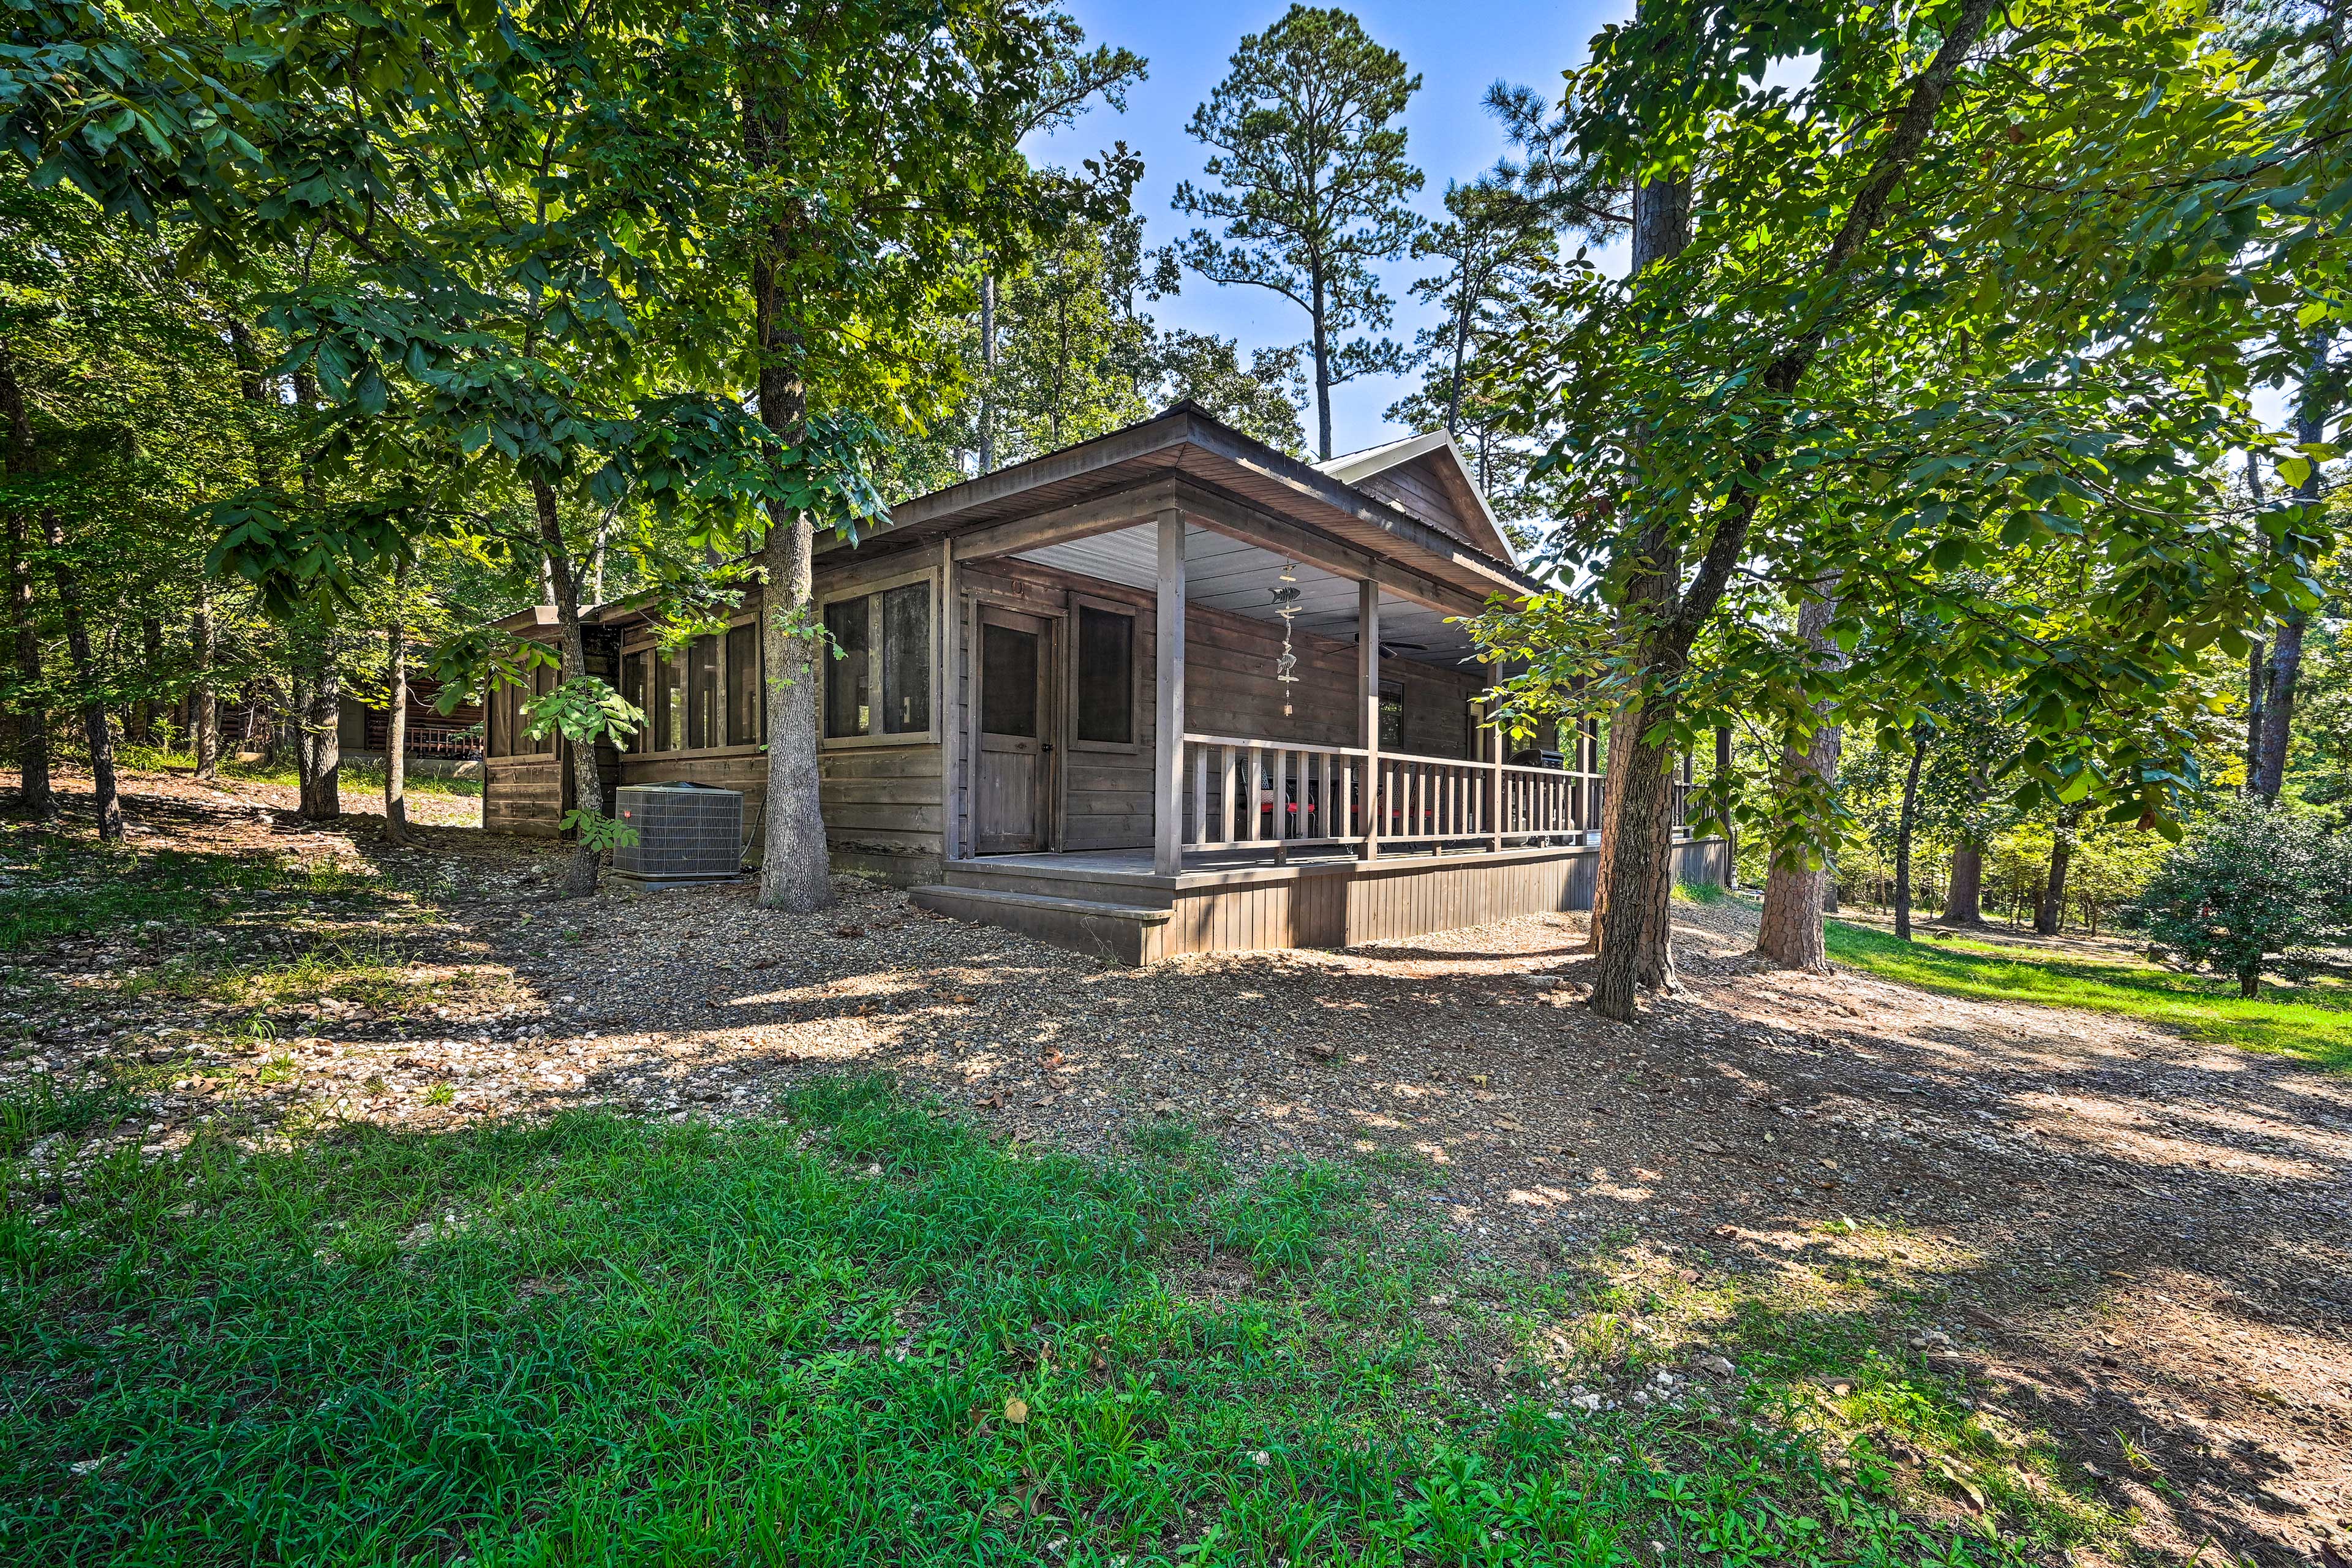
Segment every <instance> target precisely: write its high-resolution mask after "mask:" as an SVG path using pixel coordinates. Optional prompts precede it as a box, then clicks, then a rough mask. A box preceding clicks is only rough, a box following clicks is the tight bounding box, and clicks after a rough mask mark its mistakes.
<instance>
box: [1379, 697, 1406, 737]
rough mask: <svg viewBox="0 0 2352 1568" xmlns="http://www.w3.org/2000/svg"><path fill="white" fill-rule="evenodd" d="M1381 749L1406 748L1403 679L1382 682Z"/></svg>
mask: <svg viewBox="0 0 2352 1568" xmlns="http://www.w3.org/2000/svg"><path fill="white" fill-rule="evenodd" d="M1403 750H1404V685H1403V683H1402V681H1395V680H1383V681H1381V751H1383V752H1402V751H1403Z"/></svg>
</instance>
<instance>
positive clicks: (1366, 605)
mask: <svg viewBox="0 0 2352 1568" xmlns="http://www.w3.org/2000/svg"><path fill="white" fill-rule="evenodd" d="M1356 695H1357V699H1358V700H1359V701H1360V703H1361V704H1362V716H1363V731H1364V858H1365V859H1367V860H1377V859H1379V858H1381V812H1382V810H1383V809H1384V803H1383V802H1382V801H1381V585H1380V584H1378V583H1375V582H1373V581H1371V580H1370V578H1366V579H1365V580H1364V581H1362V582H1360V583H1359V584H1356Z"/></svg>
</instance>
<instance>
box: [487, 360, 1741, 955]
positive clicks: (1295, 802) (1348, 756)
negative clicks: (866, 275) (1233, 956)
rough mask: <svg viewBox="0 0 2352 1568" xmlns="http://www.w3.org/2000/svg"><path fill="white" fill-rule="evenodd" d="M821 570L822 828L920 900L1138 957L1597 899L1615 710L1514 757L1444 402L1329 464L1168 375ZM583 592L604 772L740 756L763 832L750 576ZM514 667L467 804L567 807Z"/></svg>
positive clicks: (723, 773)
mask: <svg viewBox="0 0 2352 1568" xmlns="http://www.w3.org/2000/svg"><path fill="white" fill-rule="evenodd" d="M815 584H816V599H817V602H818V606H819V611H820V613H821V615H822V616H823V618H824V625H825V627H826V629H827V631H828V632H829V633H830V634H831V635H832V637H833V639H834V641H835V643H836V644H837V645H838V646H839V647H840V648H841V649H842V650H843V653H844V656H845V657H843V658H838V659H832V658H828V659H826V660H824V671H823V675H822V682H823V690H822V693H821V702H820V719H819V722H820V725H821V728H822V735H821V739H820V742H819V746H820V758H821V773H822V780H823V783H822V789H823V803H824V821H825V826H826V829H827V838H828V841H829V843H830V846H831V848H832V854H833V863H834V865H835V868H837V869H843V870H857V871H865V872H872V873H879V874H880V875H883V876H885V877H887V878H888V879H891V880H892V881H895V882H898V883H902V884H906V885H908V886H910V887H912V888H913V889H915V892H914V897H915V900H916V901H917V902H918V903H919V904H920V905H922V906H924V907H926V908H929V909H933V910H941V911H944V912H946V913H950V914H953V915H956V916H959V917H961V918H965V919H970V920H976V921H991V922H993V923H996V924H1000V925H1004V926H1008V927H1012V928H1014V929H1017V930H1021V931H1027V932H1030V933H1031V934H1033V935H1035V936H1038V937H1041V938H1044V939H1045V940H1048V941H1052V942H1060V943H1062V944H1065V945H1068V946H1073V947H1076V948H1078V949H1081V950H1083V951H1088V952H1098V953H1101V954H1103V955H1105V956H1108V957H1112V958H1117V959H1120V960H1123V961H1126V962H1129V963H1138V962H1145V961H1149V960H1151V959H1155V958H1159V957H1162V956H1166V955H1169V954H1174V953H1181V952H1203V951H1216V950H1229V949H1259V948H1278V947H1341V946H1346V945H1349V944H1350V943H1353V942H1363V941H1370V940H1374V939H1378V938H1384V937H1401V936H1411V935H1415V934H1419V933H1421V932H1424V931H1438V930H1445V929H1450V928H1454V927H1459V926H1466V925H1475V924H1479V923H1482V922H1485V921H1490V920H1496V919H1500V918H1503V917H1506V916H1509V915H1515V914H1524V913H1532V912H1535V911H1538V910H1570V909H1583V908H1589V907H1590V905H1591V880H1592V875H1593V868H1594V860H1595V858H1596V855H1597V848H1596V840H1597V837H1598V832H1597V828H1598V825H1599V822H1600V805H1601V779H1600V776H1599V769H1600V760H1601V744H1600V735H1599V732H1598V731H1597V729H1595V728H1594V727H1591V726H1589V725H1588V726H1586V727H1584V728H1583V729H1581V730H1580V731H1574V732H1572V733H1570V735H1569V737H1568V739H1567V742H1566V744H1565V746H1564V747H1563V749H1562V752H1561V753H1560V754H1559V755H1557V756H1544V757H1540V758H1536V759H1526V758H1522V759H1509V758H1506V757H1505V756H1504V755H1503V752H1502V747H1501V740H1500V737H1499V735H1498V734H1497V732H1496V731H1495V730H1494V729H1493V728H1491V727H1488V726H1487V725H1486V723H1485V721H1484V717H1485V716H1484V713H1483V711H1482V709H1481V707H1480V703H1479V693H1480V692H1481V691H1483V690H1484V689H1486V687H1487V686H1488V685H1489V684H1490V683H1491V679H1492V671H1491V670H1490V669H1489V668H1487V667H1485V666H1482V665H1481V664H1479V663H1478V662H1477V657H1478V655H1477V649H1476V647H1475V645H1474V643H1473V641H1472V639H1471V638H1470V637H1469V635H1468V633H1467V631H1466V630H1465V627H1464V626H1462V625H1461V624H1460V621H1461V618H1462V617H1465V616H1475V615H1476V614H1478V613H1479V612H1480V611H1481V610H1482V609H1483V608H1484V607H1485V606H1486V605H1487V603H1488V602H1489V601H1490V600H1492V599H1495V598H1497V597H1499V598H1502V599H1505V600H1510V599H1516V598H1519V597H1522V596H1524V595H1529V594H1532V593H1535V592H1538V591H1539V589H1540V586H1541V585H1540V584H1538V583H1537V582H1536V580H1535V579H1533V578H1532V577H1529V576H1528V574H1525V573H1524V572H1522V571H1521V570H1520V569H1519V568H1518V566H1517V564H1516V563H1515V561H1514V558H1513V554H1512V550H1511V546H1510V542H1509V541H1508V540H1507V538H1506V537H1505V536H1504V534H1503V532H1502V531H1501V530H1500V528H1499V527H1498V526H1497V525H1496V521H1495V518H1494V515H1493V513H1492V512H1491V511H1489V510H1488V509H1487V507H1486V500H1485V499H1484V498H1483V497H1482V496H1481V495H1480V494H1479V491H1478V489H1477V487H1476V485H1475V484H1474V483H1473V482H1472V480H1471V478H1470V474H1469V471H1468V469H1467V468H1465V465H1464V462H1463V459H1462V456H1461V453H1460V452H1459V451H1458V450H1457V449H1456V448H1455V447H1454V443H1453V441H1452V440H1451V439H1450V438H1449V437H1446V436H1445V435H1444V433H1443V432H1439V433H1436V434H1434V435H1430V436H1422V437H1413V438H1411V439H1409V440H1404V441H1399V442H1395V443H1391V444H1390V445H1388V446H1384V447H1375V448H1372V449H1371V450H1370V451H1365V452H1359V453H1354V454H1350V455H1349V456H1347V457H1344V458H1337V459H1334V460H1333V461H1331V462H1329V463H1326V464H1322V465H1320V466H1317V465H1311V464H1307V463H1304V462H1301V461H1299V460H1297V459H1296V458H1290V457H1288V456H1286V455H1285V454H1283V453H1281V452H1279V451H1276V450H1275V449H1274V448H1272V447H1266V446H1265V445H1263V444H1261V443H1260V442H1257V441H1255V440H1253V439H1251V438H1250V437H1246V436H1244V435H1242V434H1241V433H1240V432H1238V431H1235V430H1234V429H1232V428H1230V427H1228V426H1224V425H1223V424H1221V423H1219V422H1218V421H1217V420H1215V419H1214V418H1213V417H1211V416H1209V415H1208V414H1206V413H1205V412H1203V411H1202V409H1200V408H1198V407H1197V406H1194V405H1190V404H1179V405H1176V406H1174V407H1172V408H1171V409H1169V410H1168V411H1166V412H1165V413H1163V414H1160V416H1156V417H1154V418H1152V419H1150V420H1147V421H1144V422H1143V423H1141V424H1139V425H1134V426H1129V427H1128V428H1126V429H1123V430H1118V431H1115V432H1113V433H1111V434H1109V435H1107V436H1103V437H1098V438H1097V439H1095V440H1092V441H1087V442H1084V443H1082V444H1080V445H1078V446H1076V447H1067V448H1066V449H1064V450H1062V451H1058V452H1054V453H1051V454H1048V455H1047V456H1045V457H1042V458H1036V459H1034V460H1033V461H1031V462H1027V463H1024V464H1021V465H1019V466H1018V467H1014V468H1005V469H1002V470H1000V471H998V472H995V473H992V474H988V475H985V476H983V477H982V478H979V479H971V480H969V481H967V482H965V483H963V484H960V485H956V486H954V487H952V488H950V489H944V490H940V491H938V492H936V493H934V494H931V495H927V496H923V497H920V498H918V499H916V500H910V501H907V502H904V503H902V504H900V505H898V506H897V507H895V508H893V509H892V512H891V521H890V523H889V526H888V527H887V528H886V529H884V530H882V531H878V532H876V533H873V534H870V535H868V536H867V537H866V538H865V539H864V540H863V541H862V542H860V543H858V544H856V545H855V546H850V545H846V544H833V545H830V546H827V547H825V548H824V549H823V550H822V551H821V552H820V553H819V555H818V558H817V563H816V571H815ZM1286 611H1287V612H1289V613H1288V614H1287V615H1286V614H1285V613H1284V612H1286ZM588 618H589V622H590V626H589V632H590V659H591V663H592V665H593V666H594V667H595V668H596V669H597V670H598V672H599V673H601V674H603V675H604V677H605V679H609V680H612V681H613V682H614V684H615V685H616V686H617V687H618V688H619V689H621V691H622V692H623V693H624V694H625V696H626V697H627V698H628V699H629V700H631V701H633V702H635V703H637V704H638V705H639V706H640V707H642V708H644V709H645V710H646V712H647V714H648V715H649V716H650V719H651V722H650V723H649V724H648V725H647V727H646V731H644V732H643V733H642V734H640V735H639V736H638V737H637V739H636V741H635V743H634V744H633V745H632V746H631V748H630V749H629V750H628V751H626V752H611V751H606V752H604V753H603V754H601V755H600V757H599V759H598V763H599V766H600V769H601V770H602V771H603V773H604V777H605V780H606V783H607V784H608V786H609V785H614V784H651V783H656V782H664V781H672V780H695V781H698V782H701V783H705V784H718V785H722V786H724V787H726V788H730V789H737V790H740V791H742V792H743V793H744V795H745V796H746V801H745V810H744V825H745V831H746V835H747V838H748V840H749V842H748V843H747V846H746V852H747V856H756V854H757V851H758V840H759V836H760V818H761V812H760V805H761V799H762V796H763V794H764V789H765V784H766V757H765V755H764V753H763V751H762V749H761V742H762V738H763V737H762V733H761V728H762V725H763V723H764V721H765V712H766V704H765V702H764V701H763V700H762V694H761V648H760V638H761V603H760V595H759V591H758V589H757V587H756V586H754V587H752V588H751V589H749V590H748V591H747V593H746V595H745V599H744V602H743V604H742V605H741V607H740V609H739V610H738V611H737V612H736V614H735V615H734V616H733V617H732V619H731V621H730V625H729V626H728V627H727V629H726V631H725V632H724V633H723V634H719V635H710V636H705V637H698V638H696V639H694V640H693V641H692V642H691V643H689V644H688V646H687V647H685V648H684V649H682V650H679V651H677V652H676V653H674V654H672V655H670V656H668V657H664V656H662V655H661V654H660V652H659V650H658V649H657V648H656V646H655V640H654V637H653V631H652V627H651V626H650V625H649V624H648V622H647V619H646V615H645V613H644V612H642V611H640V610H636V609H633V608H630V607H628V606H626V605H604V606H599V607H597V608H596V609H594V610H593V611H592V612H590V614H589V617H588ZM552 619H553V612H552V611H551V610H550V609H547V608H545V607H541V608H540V609H537V610H533V611H527V612H524V613H523V614H522V615H520V616H513V617H510V618H509V620H507V621H505V622H502V623H500V624H501V625H502V626H505V627H506V628H507V629H509V630H511V631H514V632H516V633H518V634H520V635H524V636H532V637H552V636H553V626H552ZM1286 650H1287V652H1286ZM1286 677H1288V679H1285V678H1286ZM538 679H540V681H541V685H542V687H544V686H546V685H548V684H550V683H551V677H550V675H549V673H548V672H547V671H544V670H541V672H539V677H538ZM521 695H522V694H521V693H520V691H517V690H511V689H509V690H502V691H499V692H498V693H496V694H494V697H493V700H492V701H491V703H490V705H489V725H488V763H487V768H488V782H487V785H486V788H485V792H484V804H483V820H484V824H485V826H488V827H490V828H492V829H497V830H504V831H508V832H516V833H541V834H551V833H553V832H555V831H556V827H557V824H558V822H559V821H560V819H561V817H562V813H563V812H564V811H565V810H566V809H568V808H569V805H570V804H571V803H570V802H569V800H568V799H566V798H565V796H566V784H565V781H564V776H563V774H564V771H563V770H562V769H561V768H560V767H559V765H558V764H559V762H560V758H559V756H558V754H557V750H556V742H531V741H530V740H529V739H527V738H523V737H521V736H520V729H519V726H518V724H517V722H516V719H517V710H518V707H519V704H520V700H521ZM1723 849H1724V847H1723V845H1722V844H1721V842H1720V841H1716V840H1709V841H1704V842H1697V843H1691V842H1685V843H1684V844H1682V845H1680V846H1678V848H1677V855H1678V857H1680V858H1681V864H1680V866H1679V867H1678V871H1679V873H1680V875H1681V876H1682V877H1683V879H1685V880H1693V879H1721V878H1722V877H1723V875H1724V874H1725V873H1726V871H1727V863H1726V858H1725V857H1724V854H1723Z"/></svg>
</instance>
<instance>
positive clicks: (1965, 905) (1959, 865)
mask: <svg viewBox="0 0 2352 1568" xmlns="http://www.w3.org/2000/svg"><path fill="white" fill-rule="evenodd" d="M1936 923H1937V925H1948V926H1980V925H1982V924H1984V846H1983V845H1981V844H1962V845H1958V846H1957V847H1954V848H1953V850H1952V884H1951V886H1950V887H1948V888H1947V889H1944V912H1943V913H1942V914H1941V915H1940V916H1938V917H1937V921H1936Z"/></svg>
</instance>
